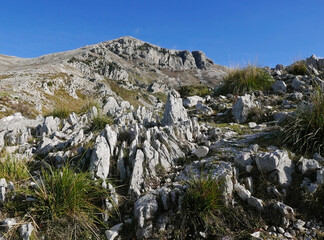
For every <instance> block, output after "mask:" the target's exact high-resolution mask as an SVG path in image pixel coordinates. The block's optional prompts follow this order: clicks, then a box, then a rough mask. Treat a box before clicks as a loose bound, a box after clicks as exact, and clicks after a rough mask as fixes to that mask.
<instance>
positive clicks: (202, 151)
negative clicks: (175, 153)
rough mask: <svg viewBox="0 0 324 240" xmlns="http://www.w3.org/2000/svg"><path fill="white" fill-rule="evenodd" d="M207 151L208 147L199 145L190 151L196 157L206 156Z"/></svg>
mask: <svg viewBox="0 0 324 240" xmlns="http://www.w3.org/2000/svg"><path fill="white" fill-rule="evenodd" d="M208 152H209V148H208V147H206V146H200V147H198V148H196V149H194V150H192V153H193V154H195V155H196V156H197V157H198V158H202V157H206V155H207V154H208Z"/></svg>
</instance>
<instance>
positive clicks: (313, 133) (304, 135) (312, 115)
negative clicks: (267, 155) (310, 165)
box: [282, 88, 324, 154]
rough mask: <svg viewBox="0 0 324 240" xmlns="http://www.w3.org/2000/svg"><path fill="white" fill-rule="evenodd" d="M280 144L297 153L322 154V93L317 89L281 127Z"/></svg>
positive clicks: (323, 115) (323, 106)
mask: <svg viewBox="0 0 324 240" xmlns="http://www.w3.org/2000/svg"><path fill="white" fill-rule="evenodd" d="M282 142H283V143H284V144H286V145H287V146H289V147H291V148H292V150H295V151H296V152H298V153H305V152H308V153H314V152H318V153H320V154H323V153H324V92H323V90H321V89H320V88H317V89H316V90H315V91H314V92H313V94H312V95H311V96H310V99H309V103H308V104H307V105H303V106H300V107H299V109H298V110H297V112H296V114H295V115H293V116H291V117H289V118H288V119H287V120H286V121H285V122H284V125H283V134H282Z"/></svg>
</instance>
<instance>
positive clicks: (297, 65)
mask: <svg viewBox="0 0 324 240" xmlns="http://www.w3.org/2000/svg"><path fill="white" fill-rule="evenodd" d="M288 72H289V73H290V74H294V75H307V73H308V70H307V67H306V64H305V61H296V62H294V63H293V64H292V65H291V66H290V67H289V68H288Z"/></svg>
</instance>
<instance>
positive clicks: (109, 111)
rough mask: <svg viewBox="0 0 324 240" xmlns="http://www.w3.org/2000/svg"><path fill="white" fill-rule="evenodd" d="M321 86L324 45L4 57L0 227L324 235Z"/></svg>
mask: <svg viewBox="0 0 324 240" xmlns="http://www.w3.org/2000/svg"><path fill="white" fill-rule="evenodd" d="M250 73H252V74H250ZM323 92H324V59H321V58H317V57H316V56H315V55H313V56H311V57H309V58H307V59H305V60H301V61H298V62H295V63H293V64H292V65H290V66H283V65H280V64H278V65H277V66H276V67H275V68H269V67H264V68H259V67H256V66H247V67H246V68H243V69H230V68H227V67H225V66H220V65H217V64H215V63H213V61H212V60H211V59H209V58H208V57H206V55H205V54H204V53H203V52H201V51H193V52H189V51H178V50H169V49H166V48H163V47H159V46H155V45H152V44H150V43H147V42H143V41H141V40H138V39H135V38H132V37H122V38H119V39H116V40H111V41H107V42H103V43H99V44H95V45H91V46H85V47H82V48H79V49H76V50H72V51H68V52H61V53H54V54H49V55H45V56H41V57H38V58H33V59H23V58H18V57H9V56H4V55H0V118H1V119H0V149H1V152H0V158H1V161H0V213H1V214H0V217H1V219H0V221H1V226H0V239H24V240H25V239H26V240H27V239H108V240H113V239H224V240H225V239H323V238H324V225H323V221H324V220H323V217H324V208H323V207H324V205H323V204H324V185H323V184H324V165H323V164H324V158H323V157H324V153H323V151H324V127H323V124H324V120H323V115H324V100H323V97H324V94H323Z"/></svg>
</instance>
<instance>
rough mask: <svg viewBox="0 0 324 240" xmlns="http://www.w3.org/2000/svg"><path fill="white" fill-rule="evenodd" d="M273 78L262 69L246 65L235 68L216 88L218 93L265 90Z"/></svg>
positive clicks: (243, 92) (268, 87) (242, 92)
mask: <svg viewBox="0 0 324 240" xmlns="http://www.w3.org/2000/svg"><path fill="white" fill-rule="evenodd" d="M273 82H274V80H273V78H272V77H271V76H270V75H269V74H268V73H266V72H265V71H264V70H263V69H261V68H259V67H257V66H255V65H248V66H247V67H245V68H236V69H233V70H232V71H230V72H229V73H228V75H227V76H226V77H225V78H224V84H223V86H221V87H220V89H219V90H218V91H219V93H220V94H228V93H231V94H239V95H241V94H245V93H249V92H251V91H254V90H267V89H270V87H271V85H272V84H273Z"/></svg>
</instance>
